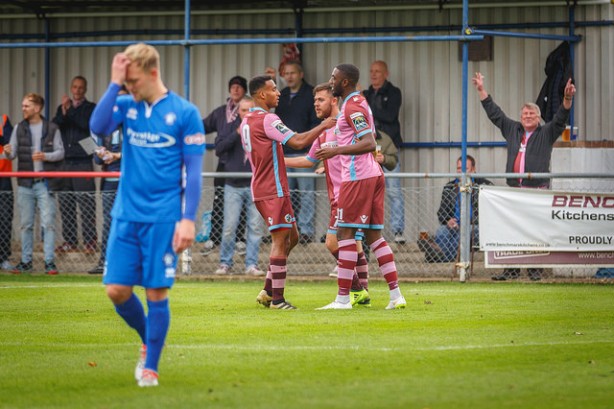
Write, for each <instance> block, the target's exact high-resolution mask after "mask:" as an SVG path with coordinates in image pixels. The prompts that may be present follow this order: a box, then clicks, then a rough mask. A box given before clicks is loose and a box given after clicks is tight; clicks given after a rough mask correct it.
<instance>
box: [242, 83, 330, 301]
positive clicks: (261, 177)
mask: <svg viewBox="0 0 614 409" xmlns="http://www.w3.org/2000/svg"><path fill="white" fill-rule="evenodd" d="M249 91H250V94H251V96H252V98H254V102H255V104H256V108H254V109H253V111H252V112H250V113H249V114H248V115H246V116H245V118H244V119H243V122H241V135H242V138H241V142H242V143H243V149H244V150H245V153H246V155H247V158H248V159H249V162H250V165H251V169H252V173H253V177H252V184H251V192H252V199H253V201H254V204H255V205H256V208H257V209H258V212H259V213H260V215H261V216H262V218H263V219H264V220H265V221H266V223H267V226H268V228H269V231H270V232H271V253H270V255H269V267H268V270H267V275H266V278H265V281H264V288H263V289H262V290H261V291H260V293H258V296H257V297H256V301H257V302H258V303H259V304H261V305H263V306H265V307H267V308H271V309H277V310H294V309H296V307H295V306H293V305H292V304H290V303H289V302H287V301H286V299H285V297H284V290H285V286H286V274H287V260H288V255H289V254H290V251H291V250H292V249H293V248H294V246H296V243H297V242H298V229H297V227H296V220H295V218H294V210H293V209H292V203H291V201H290V191H289V189H288V175H287V173H286V166H285V163H284V153H283V149H282V145H285V144H288V145H290V146H291V147H293V148H294V149H303V148H305V147H307V146H309V145H311V143H312V142H313V141H314V140H315V139H316V138H317V137H318V136H319V135H320V134H321V133H322V132H323V131H324V130H325V129H327V128H330V127H332V126H333V125H334V124H335V120H334V119H333V118H327V119H326V120H324V121H323V122H322V123H321V124H320V125H318V126H316V127H315V128H313V129H311V130H309V131H307V132H303V133H298V134H297V133H295V132H294V131H292V130H291V129H289V128H288V127H287V126H286V125H285V124H284V123H283V122H282V121H280V119H279V117H278V116H277V115H275V114H272V113H270V111H271V109H273V108H275V107H276V106H277V103H278V101H279V91H278V90H277V86H276V85H275V82H274V81H273V80H272V79H271V77H269V76H258V77H254V78H252V80H251V81H250V82H249Z"/></svg>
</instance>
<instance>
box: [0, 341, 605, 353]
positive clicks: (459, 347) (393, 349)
mask: <svg viewBox="0 0 614 409" xmlns="http://www.w3.org/2000/svg"><path fill="white" fill-rule="evenodd" d="M595 344H614V341H612V340H604V341H580V342H566V341H554V342H527V343H513V344H512V343H509V344H508V343H506V344H490V345H488V344H486V345H440V346H431V347H415V348H414V347H411V346H408V347H375V348H371V347H361V346H359V345H353V346H347V345H294V346H279V345H241V346H238V345H232V344H169V345H166V348H168V349H171V350H173V349H180V350H181V349H193V350H220V351H222V350H225V351H250V352H251V351H255V352H262V351H270V352H276V351H299V352H300V351H344V350H352V351H368V352H404V351H420V352H433V351H434V352H437V351H444V352H445V351H465V350H487V349H493V348H495V349H498V348H519V347H520V348H522V347H552V346H578V345H595ZM135 345H136V344H135V343H117V344H100V343H97V344H73V343H70V344H68V343H27V342H0V346H19V347H33V346H39V347H47V348H53V347H56V348H66V347H75V348H85V349H98V350H100V349H105V348H113V347H135Z"/></svg>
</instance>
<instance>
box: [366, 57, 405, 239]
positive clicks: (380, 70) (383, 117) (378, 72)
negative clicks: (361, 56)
mask: <svg viewBox="0 0 614 409" xmlns="http://www.w3.org/2000/svg"><path fill="white" fill-rule="evenodd" d="M388 75H389V74H388V65H387V64H386V63H385V62H384V61H381V60H377V61H374V62H373V63H372V64H371V70H370V77H369V78H370V82H371V85H370V86H369V89H367V90H366V91H364V92H363V94H364V96H365V98H366V99H367V102H368V103H369V107H370V108H371V111H372V112H373V119H374V121H375V129H376V130H381V131H384V132H385V133H387V134H388V135H390V137H391V138H392V141H393V142H394V145H395V146H396V148H397V150H398V151H397V163H396V166H395V167H394V169H387V168H386V167H384V172H385V173H399V172H400V171H401V161H400V158H399V156H400V152H401V144H402V143H403V138H402V137H401V124H400V122H399V111H400V110H401V102H402V96H401V90H400V89H398V88H397V87H395V86H394V85H392V83H391V82H390V81H388ZM386 200H388V201H389V202H390V224H391V225H392V230H393V232H394V241H395V243H399V244H404V243H405V241H406V240H405V237H404V236H403V234H404V231H405V198H404V196H403V192H402V191H401V179H399V178H390V177H388V178H386Z"/></svg>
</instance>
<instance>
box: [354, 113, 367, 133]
mask: <svg viewBox="0 0 614 409" xmlns="http://www.w3.org/2000/svg"><path fill="white" fill-rule="evenodd" d="M350 119H351V120H352V124H354V129H356V130H357V131H362V130H363V129H367V128H368V127H369V124H368V123H367V119H366V118H365V116H364V115H363V113H362V112H355V113H353V114H352V115H350Z"/></svg>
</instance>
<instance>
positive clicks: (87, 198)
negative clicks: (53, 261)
mask: <svg viewBox="0 0 614 409" xmlns="http://www.w3.org/2000/svg"><path fill="white" fill-rule="evenodd" d="M86 92H87V80H86V79H85V78H84V77H82V76H80V75H78V76H76V77H74V78H73V79H72V81H71V83H70V93H71V96H72V99H71V98H69V97H68V96H67V95H64V96H63V97H62V103H61V104H60V105H59V106H58V109H57V111H56V114H55V117H54V118H53V122H55V123H56V124H57V125H58V126H59V127H60V131H61V133H62V142H63V144H64V149H65V153H66V155H65V158H64V168H63V169H62V170H64V171H73V172H92V171H93V170H94V163H93V152H89V153H88V152H86V151H85V149H83V147H82V146H81V144H80V143H79V142H80V141H82V140H84V139H87V138H90V137H91V136H90V125H89V123H90V117H91V116H92V112H93V111H94V108H95V107H96V104H94V103H93V102H90V101H88V100H87V99H86V98H85V93H86ZM57 184H58V186H57V189H54V190H57V191H58V192H59V193H58V200H59V202H60V214H61V215H62V236H63V237H64V243H63V244H62V245H61V246H60V247H58V248H57V252H58V253H68V252H73V251H77V250H78V246H79V244H78V238H77V232H78V230H79V229H78V225H77V205H78V206H79V209H80V210H81V228H82V234H83V249H84V251H85V252H86V253H88V254H93V253H95V252H96V249H97V247H98V246H97V244H96V242H97V236H96V199H95V193H96V184H95V183H94V178H64V179H57Z"/></svg>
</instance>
